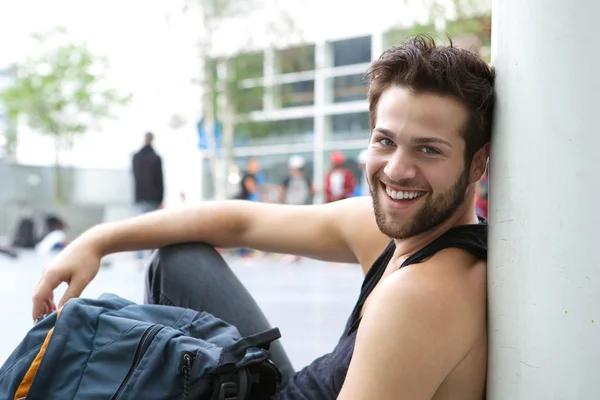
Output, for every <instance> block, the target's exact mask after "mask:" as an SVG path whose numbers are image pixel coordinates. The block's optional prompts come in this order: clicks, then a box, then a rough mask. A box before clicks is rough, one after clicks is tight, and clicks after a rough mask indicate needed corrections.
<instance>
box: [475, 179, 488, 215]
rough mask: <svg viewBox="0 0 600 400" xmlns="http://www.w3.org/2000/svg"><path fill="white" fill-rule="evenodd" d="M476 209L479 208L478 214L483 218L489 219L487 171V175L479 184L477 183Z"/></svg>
mask: <svg viewBox="0 0 600 400" xmlns="http://www.w3.org/2000/svg"><path fill="white" fill-rule="evenodd" d="M475 207H476V208H477V214H479V215H481V216H482V217H483V218H485V219H488V172H487V170H486V171H485V175H483V178H481V180H480V181H479V182H477V190H476V192H475Z"/></svg>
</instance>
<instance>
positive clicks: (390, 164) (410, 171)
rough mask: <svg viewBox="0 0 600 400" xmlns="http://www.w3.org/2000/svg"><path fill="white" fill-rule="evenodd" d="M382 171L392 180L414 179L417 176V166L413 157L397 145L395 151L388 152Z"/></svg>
mask: <svg viewBox="0 0 600 400" xmlns="http://www.w3.org/2000/svg"><path fill="white" fill-rule="evenodd" d="M383 172H385V174H386V175H387V176H388V178H390V179H391V180H392V181H394V182H399V181H402V180H406V179H414V178H415V177H416V176H417V166H416V165H415V162H414V159H413V158H412V157H410V156H409V155H408V154H406V152H405V151H404V150H403V149H402V148H400V147H398V148H396V151H395V152H394V153H392V154H390V157H389V159H388V161H387V164H386V166H385V168H384V169H383Z"/></svg>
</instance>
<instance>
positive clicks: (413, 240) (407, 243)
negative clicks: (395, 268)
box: [391, 198, 479, 263]
mask: <svg viewBox="0 0 600 400" xmlns="http://www.w3.org/2000/svg"><path fill="white" fill-rule="evenodd" d="M478 223H479V219H478V218H477V213H476V212H475V199H474V198H473V199H472V200H470V201H467V202H465V204H464V205H463V207H461V208H460V209H458V210H457V211H456V212H455V213H454V214H453V215H452V217H450V218H449V219H447V220H446V221H445V222H443V223H442V224H440V225H438V226H436V227H435V228H433V229H431V230H429V231H427V232H423V233H421V234H419V235H417V236H413V237H410V238H408V239H394V243H395V244H396V250H395V251H394V255H393V256H392V260H391V262H392V263H396V262H402V261H404V260H406V259H407V258H408V257H410V256H411V255H412V254H413V253H415V252H417V251H418V250H420V249H422V248H423V247H425V246H427V245H428V244H429V243H431V242H432V241H434V240H435V239H437V238H438V237H440V236H442V235H443V234H444V233H446V232H447V231H449V230H450V229H452V228H454V227H455V226H460V225H472V224H478Z"/></svg>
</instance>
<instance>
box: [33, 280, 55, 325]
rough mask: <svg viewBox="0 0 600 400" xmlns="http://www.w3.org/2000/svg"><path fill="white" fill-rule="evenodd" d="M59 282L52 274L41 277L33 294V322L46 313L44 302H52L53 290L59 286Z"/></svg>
mask: <svg viewBox="0 0 600 400" xmlns="http://www.w3.org/2000/svg"><path fill="white" fill-rule="evenodd" d="M61 281H62V280H61V279H60V278H59V277H58V276H56V275H54V274H52V273H45V274H44V275H43V276H42V278H41V279H40V282H39V283H38V286H37V288H36V289H35V292H34V294H33V310H32V317H33V320H34V321H35V320H36V319H38V318H39V317H40V316H42V315H44V313H46V300H48V299H50V300H52V297H53V293H54V289H56V288H57V287H58V285H60V283H61Z"/></svg>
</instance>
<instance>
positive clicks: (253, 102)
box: [233, 86, 265, 114]
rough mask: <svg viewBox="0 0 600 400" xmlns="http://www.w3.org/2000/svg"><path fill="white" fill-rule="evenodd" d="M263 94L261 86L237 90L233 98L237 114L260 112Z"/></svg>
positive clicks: (263, 90)
mask: <svg viewBox="0 0 600 400" xmlns="http://www.w3.org/2000/svg"><path fill="white" fill-rule="evenodd" d="M264 93H265V88H264V87H262V86H258V87H253V88H250V89H239V90H237V92H236V93H235V95H234V96H233V101H234V102H235V107H236V111H237V113H239V114H246V113H249V112H252V111H261V110H262V109H263V95H264Z"/></svg>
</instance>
